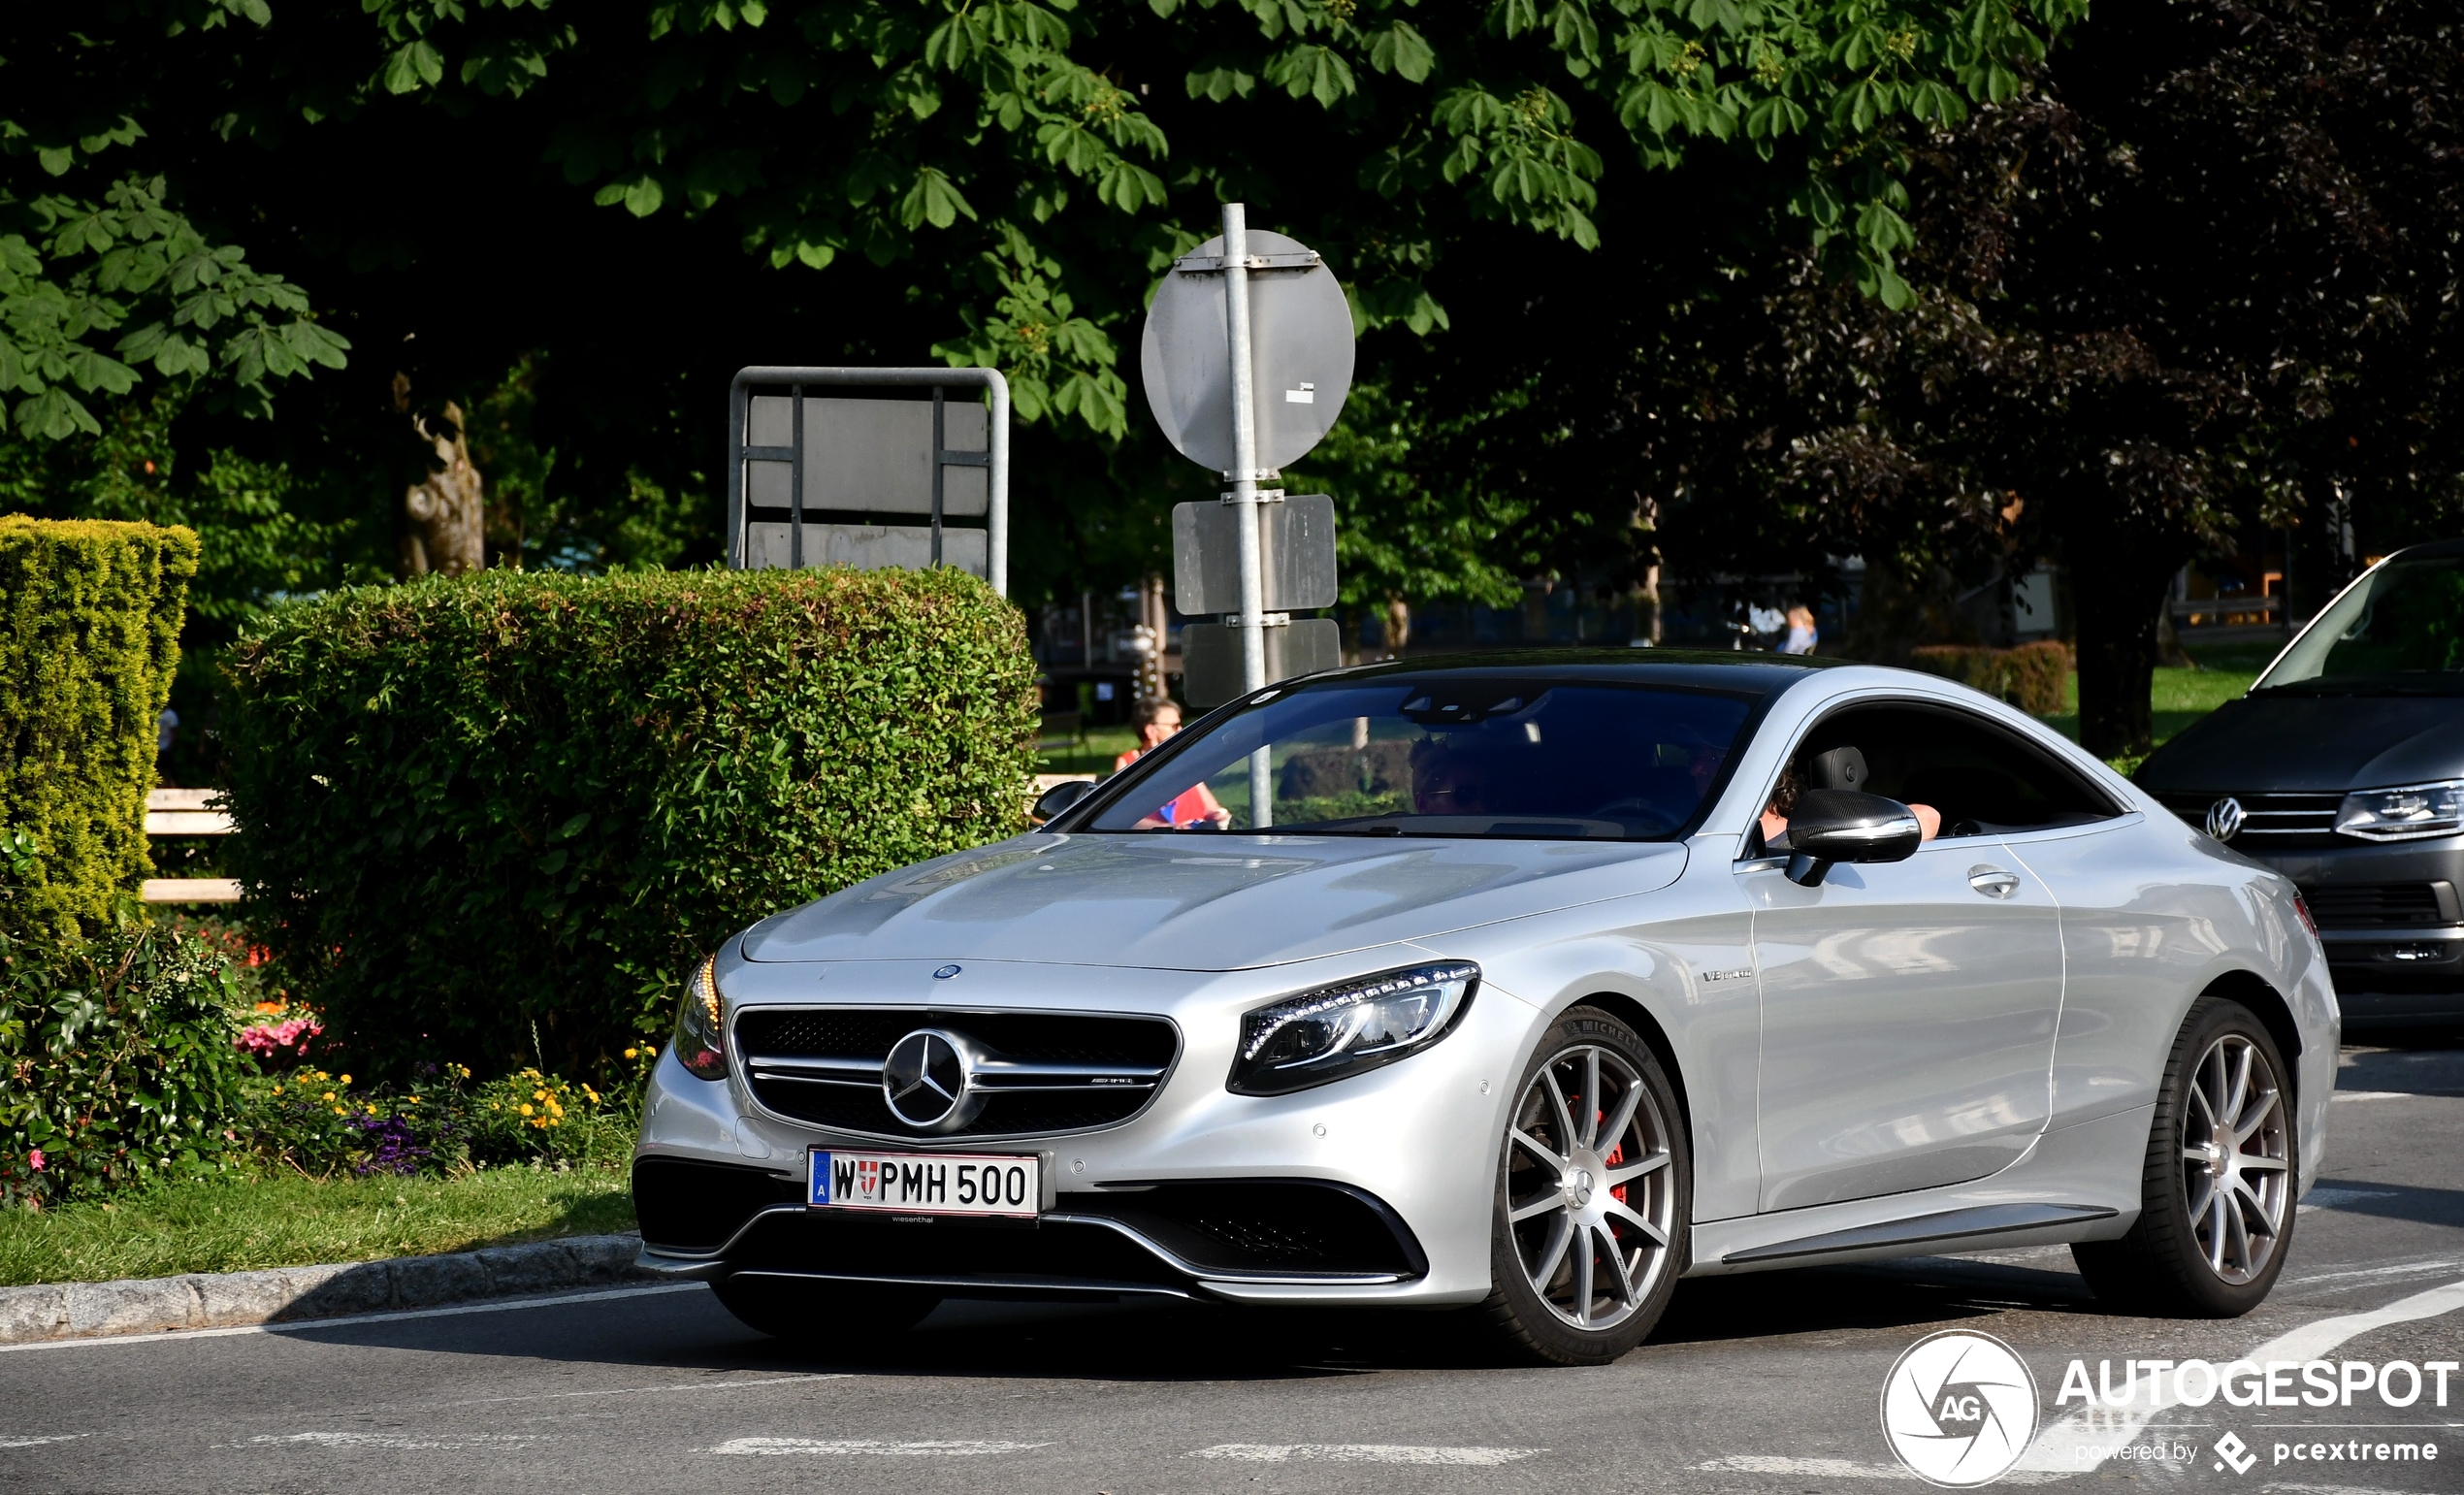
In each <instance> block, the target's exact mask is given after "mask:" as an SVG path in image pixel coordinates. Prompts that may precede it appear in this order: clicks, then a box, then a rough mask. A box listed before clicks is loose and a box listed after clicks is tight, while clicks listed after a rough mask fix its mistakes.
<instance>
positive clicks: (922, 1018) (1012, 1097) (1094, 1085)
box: [735, 1007, 1181, 1143]
mask: <svg viewBox="0 0 2464 1495" xmlns="http://www.w3.org/2000/svg"><path fill="white" fill-rule="evenodd" d="M920 1031H932V1032H938V1033H946V1034H949V1035H951V1036H952V1037H955V1038H957V1039H959V1040H961V1041H962V1042H963V1043H964V1045H965V1046H966V1048H967V1050H968V1053H969V1055H970V1058H969V1061H968V1064H969V1075H968V1085H969V1087H970V1088H971V1089H972V1090H973V1091H974V1092H975V1094H976V1095H977V1096H978V1097H979V1101H978V1104H979V1106H980V1109H977V1110H975V1111H974V1112H973V1114H972V1115H971V1116H970V1117H969V1119H968V1120H966V1121H964V1122H963V1123H962V1124H959V1125H956V1126H954V1127H948V1128H928V1127H919V1126H914V1125H911V1124H909V1123H908V1122H907V1121H903V1120H902V1119H901V1118H900V1117H899V1116H898V1115H897V1113H895V1112H894V1111H892V1109H891V1106H890V1100H889V1096H888V1093H887V1091H886V1090H885V1089H884V1086H883V1082H882V1075H883V1070H884V1067H885V1066H886V1065H887V1064H888V1062H889V1059H890V1054H891V1050H892V1048H893V1047H894V1046H896V1044H897V1043H898V1041H899V1040H900V1039H901V1038H904V1037H906V1036H907V1035H908V1034H911V1033H916V1032H920ZM735 1042H736V1052H737V1053H738V1054H741V1055H742V1056H744V1057H743V1059H742V1060H741V1063H742V1064H743V1066H744V1074H745V1079H746V1082H747V1084H749V1085H750V1086H751V1087H752V1089H753V1095H754V1098H755V1099H756V1100H758V1101H760V1102H761V1103H762V1107H763V1108H764V1109H766V1110H768V1111H771V1112H773V1113H775V1114H777V1115H779V1116H782V1117H786V1118H789V1119H790V1120H793V1121H806V1122H810V1123H811V1124H813V1125H816V1126H826V1127H828V1128H830V1129H832V1130H834V1131H850V1132H860V1133H863V1134H865V1135H868V1136H876V1137H893V1138H897V1139H898V1140H900V1141H904V1142H917V1143H929V1142H933V1141H936V1140H949V1141H957V1140H962V1139H964V1140H981V1139H984V1138H987V1137H1003V1136H1031V1135H1043V1134H1049V1133H1053V1132H1067V1131H1086V1130H1089V1129H1092V1128H1095V1127H1102V1126H1113V1125H1118V1124H1119V1123H1120V1122H1122V1121H1128V1120H1129V1119H1130V1118H1131V1117H1134V1116H1136V1115H1137V1114H1138V1113H1139V1112H1141V1111H1143V1110H1145V1109H1146V1108H1147V1105H1148V1103H1149V1102H1151V1100H1153V1099H1154V1096H1155V1093H1156V1092H1157V1091H1158V1090H1160V1089H1162V1087H1163V1082H1164V1081H1165V1079H1166V1078H1168V1077H1169V1076H1170V1074H1171V1071H1172V1065H1173V1061H1174V1059H1175V1058H1177V1057H1178V1056H1179V1054H1180V1049H1181V1035H1180V1032H1179V1030H1178V1029H1176V1028H1175V1027H1174V1026H1173V1025H1172V1024H1171V1023H1170V1022H1169V1021H1167V1020H1165V1019H1162V1018H1143V1017H1126V1016H1113V1015H1109V1014H1092V1015H1090V1014H1085V1013H1052V1012H969V1011H961V1010H956V1009H951V1008H938V1007H794V1008H781V1007H753V1008H747V1009H745V1010H743V1011H741V1012H739V1013H738V1014H737V1015H736V1020H735Z"/></svg>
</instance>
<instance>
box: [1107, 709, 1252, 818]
mask: <svg viewBox="0 0 2464 1495" xmlns="http://www.w3.org/2000/svg"><path fill="white" fill-rule="evenodd" d="M1129 719H1130V720H1131V721H1132V722H1134V723H1135V724H1137V728H1138V742H1139V745H1138V746H1137V747H1134V748H1131V749H1130V750H1129V751H1128V752H1126V753H1123V754H1121V755H1120V756H1119V758H1116V759H1114V760H1113V772H1115V773H1119V771H1120V770H1121V769H1123V768H1126V767H1128V766H1129V765H1130V764H1134V763H1136V762H1137V761H1138V760H1139V759H1140V758H1141V757H1143V756H1144V755H1146V754H1147V753H1150V752H1151V751H1153V750H1154V749H1156V748H1159V747H1161V746H1163V745H1164V743H1165V742H1167V741H1169V740H1171V737H1172V734H1173V733H1174V732H1177V731H1180V730H1181V708H1180V707H1179V706H1177V705H1175V704H1173V703H1172V702H1171V701H1170V700H1168V699H1166V700H1142V701H1140V702H1138V704H1137V706H1136V707H1134V708H1133V709H1132V710H1131V712H1130V717H1129ZM1200 821H1209V822H1212V823H1213V824H1214V826H1215V829H1217V830H1225V829H1230V828H1231V825H1232V812H1231V811H1230V810H1227V809H1225V808H1224V807H1223V806H1222V805H1221V804H1218V803H1216V797H1215V792H1214V791H1213V790H1211V789H1209V788H1207V786H1206V782H1205V781H1204V780H1203V779H1202V780H1200V781H1199V782H1197V783H1195V784H1192V785H1190V786H1189V787H1188V788H1187V789H1185V790H1183V791H1182V793H1181V796H1180V797H1179V798H1177V799H1175V800H1173V801H1172V802H1171V803H1170V804H1167V805H1165V806H1164V807H1163V808H1162V809H1160V810H1157V811H1156V812H1155V813H1154V814H1152V815H1150V816H1148V817H1147V818H1146V819H1144V820H1141V821H1140V822H1138V829H1141V830H1154V829H1161V828H1163V827H1165V826H1171V827H1175V828H1184V827H1188V826H1194V825H1196V824H1198V823H1199V822H1200Z"/></svg>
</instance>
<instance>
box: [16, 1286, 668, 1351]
mask: <svg viewBox="0 0 2464 1495" xmlns="http://www.w3.org/2000/svg"><path fill="white" fill-rule="evenodd" d="M700 1287H701V1284H699V1283H655V1284H651V1285H650V1286H647V1287H609V1288H605V1289H602V1290H601V1291H599V1292H568V1293H564V1294H562V1295H556V1294H551V1295H549V1296H545V1297H536V1298H496V1299H492V1300H490V1301H488V1302H485V1303H457V1304H454V1305H452V1306H451V1307H448V1308H405V1309H397V1310H395V1311H393V1312H391V1313H383V1314H343V1315H340V1316H337V1317H333V1318H300V1319H295V1320H292V1321H290V1322H287V1323H243V1324H234V1325H232V1326H231V1327H229V1328H222V1329H165V1330H163V1331H161V1332H159V1333H155V1334H89V1335H86V1336H85V1337H83V1338H81V1339H39V1340H33V1341H30V1342H29V1343H26V1344H23V1345H0V1354H6V1353H8V1352H9V1351H11V1350H16V1349H95V1348H96V1347H98V1346H103V1345H152V1344H157V1343H159V1342H161V1341H163V1340H170V1339H227V1338H229V1337H230V1336H232V1335H234V1334H308V1333H313V1332H314V1331H316V1330H319V1329H348V1328H352V1327H354V1326H356V1325H359V1324H363V1323H399V1322H401V1321H402V1320H404V1319H405V1318H451V1317H454V1316H458V1315H462V1314H509V1313H512V1312H514V1311H515V1310H517V1309H525V1308H557V1307H560V1306H562V1305H564V1304H567V1303H605V1302H607V1301H609V1300H611V1299H615V1298H646V1297H651V1296H654V1295H656V1294H658V1293H663V1292H694V1291H697V1290H699V1289H700Z"/></svg>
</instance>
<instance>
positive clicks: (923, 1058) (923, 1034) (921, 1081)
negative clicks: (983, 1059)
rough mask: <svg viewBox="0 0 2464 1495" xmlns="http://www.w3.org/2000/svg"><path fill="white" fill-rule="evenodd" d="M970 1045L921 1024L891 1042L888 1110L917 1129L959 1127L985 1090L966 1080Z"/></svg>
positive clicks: (885, 1079)
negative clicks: (966, 1046)
mask: <svg viewBox="0 0 2464 1495" xmlns="http://www.w3.org/2000/svg"><path fill="white" fill-rule="evenodd" d="M969 1067H970V1066H969V1065H968V1063H967V1053H966V1050H965V1049H963V1048H961V1047H960V1046H959V1042H958V1040H957V1039H956V1038H953V1037H951V1036H950V1035H949V1034H948V1033H944V1032H942V1031H940V1030H939V1029H937V1028H929V1027H926V1028H918V1029H917V1030H916V1031H914V1032H912V1033H909V1034H908V1035H907V1036H906V1037H904V1038H901V1039H899V1040H898V1041H897V1042H896V1043H894V1044H892V1045H891V1048H890V1058H889V1061H888V1062H886V1063H884V1064H883V1065H882V1066H881V1093H882V1098H883V1099H885V1100H887V1101H888V1102H889V1103H890V1114H891V1115H892V1116H894V1117H896V1118H898V1120H900V1121H904V1122H906V1123H907V1124H908V1125H910V1126H913V1127H915V1128H916V1129H918V1130H919V1131H956V1129H957V1128H959V1127H961V1126H964V1125H965V1124H966V1123H967V1122H968V1121H972V1120H974V1117H975V1113H976V1111H977V1110H978V1109H979V1108H980V1107H981V1106H982V1104H983V1099H984V1097H982V1096H981V1095H976V1094H973V1093H972V1092H971V1090H970V1088H969V1086H968V1083H967V1082H968V1080H969V1078H970V1077H969V1074H968V1070H969Z"/></svg>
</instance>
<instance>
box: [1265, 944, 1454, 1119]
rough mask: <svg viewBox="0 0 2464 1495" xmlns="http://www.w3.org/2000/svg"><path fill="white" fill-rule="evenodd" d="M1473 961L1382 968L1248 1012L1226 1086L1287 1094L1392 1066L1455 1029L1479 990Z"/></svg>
mask: <svg viewBox="0 0 2464 1495" xmlns="http://www.w3.org/2000/svg"><path fill="white" fill-rule="evenodd" d="M1479 986H1480V968H1479V967H1478V966H1476V965H1474V964H1473V963H1471V962H1470V961H1468V960H1444V961H1440V962H1438V963H1436V964H1433V965H1413V966H1407V967H1405V968H1404V969H1402V970H1396V971H1382V972H1380V973H1378V975H1375V976H1364V977H1362V978H1360V979H1359V980H1357V981H1347V982H1345V983H1344V984H1343V985H1341V986H1335V987H1322V988H1320V989H1319V990H1317V991H1304V992H1302V993H1301V994H1300V995H1298V996H1292V997H1285V998H1284V999H1283V1000H1282V1001H1280V1002H1276V1003H1274V1004H1272V1005H1271V1006H1266V1007H1260V1008H1258V1009H1257V1010H1256V1011H1255V1012H1251V1013H1247V1014H1244V1015H1243V1017H1242V1019H1241V1052H1240V1054H1239V1055H1238V1056H1236V1057H1235V1058H1234V1059H1233V1061H1232V1078H1231V1080H1230V1081H1228V1082H1227V1084H1228V1085H1229V1086H1230V1088H1231V1089H1232V1090H1233V1092H1234V1093H1236V1094H1241V1095H1287V1094H1289V1093H1291V1092H1292V1091H1294V1090H1305V1089H1309V1088H1310V1087H1311V1086H1313V1085H1325V1084H1327V1083H1329V1082H1330V1081H1335V1080H1341V1079H1344V1078H1345V1077H1346V1076H1349V1075H1356V1074H1359V1073H1361V1072H1362V1071H1364V1070H1371V1069H1376V1068H1377V1067H1378V1065H1380V1064H1391V1063H1393V1062H1394V1061H1395V1060H1397V1059H1399V1058H1404V1057H1407V1056H1410V1055H1414V1054H1417V1053H1419V1052H1420V1051H1421V1050H1423V1049H1425V1048H1427V1047H1429V1046H1430V1045H1431V1044H1433V1043H1436V1042H1437V1041H1438V1040H1439V1039H1441V1038H1443V1037H1444V1036H1445V1035H1446V1034H1448V1033H1450V1032H1452V1031H1453V1030H1454V1026H1455V1024H1457V1023H1458V1022H1460V1021H1461V1020H1462V1017H1463V1014H1464V1013H1465V1012H1467V1011H1469V1010H1470V1008H1471V1006H1472V995H1473V993H1474V992H1475V991H1478V990H1479Z"/></svg>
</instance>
